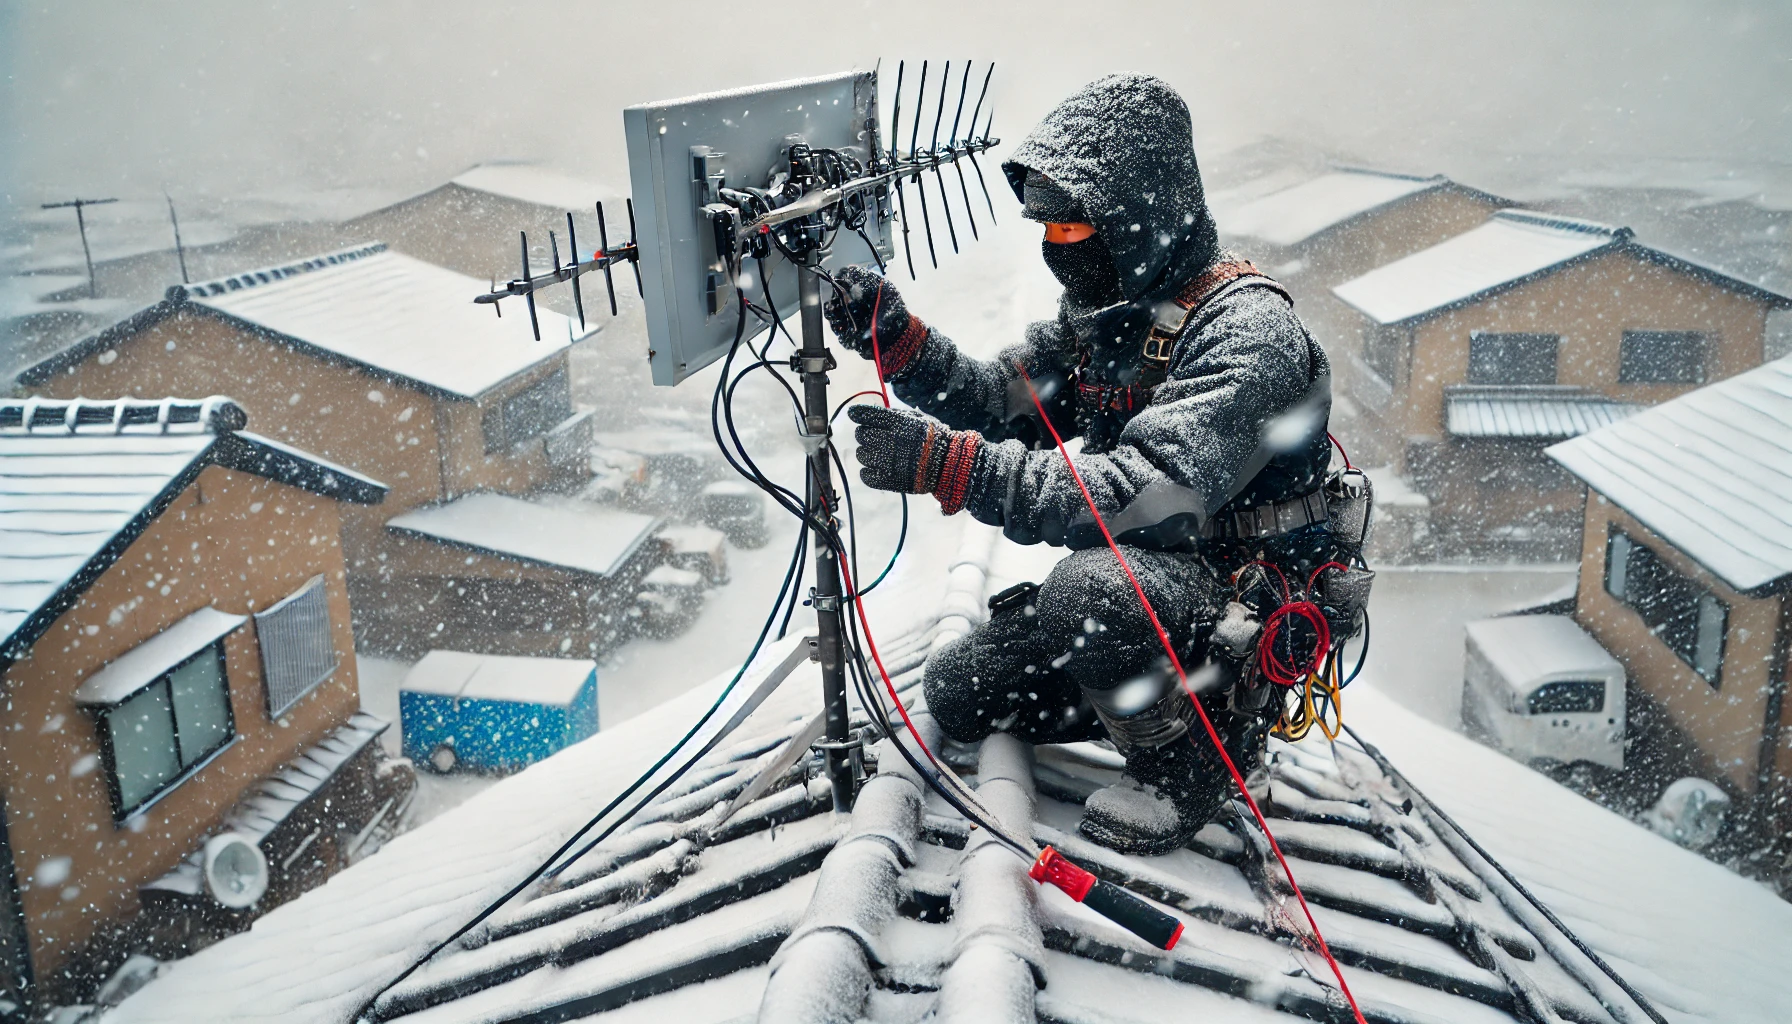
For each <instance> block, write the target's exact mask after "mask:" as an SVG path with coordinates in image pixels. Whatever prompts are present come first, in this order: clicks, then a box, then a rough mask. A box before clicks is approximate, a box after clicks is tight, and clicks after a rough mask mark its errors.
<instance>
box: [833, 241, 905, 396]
mask: <svg viewBox="0 0 1792 1024" xmlns="http://www.w3.org/2000/svg"><path fill="white" fill-rule="evenodd" d="M834 281H835V283H837V284H838V285H839V286H840V287H839V289H838V290H837V291H835V293H834V297H833V298H831V299H829V300H828V301H827V303H826V304H825V305H823V306H822V307H821V311H822V313H823V315H825V316H826V317H827V319H828V326H829V327H832V328H833V329H834V336H835V337H837V338H839V339H840V343H841V344H842V345H845V346H846V347H847V348H849V349H852V350H853V351H854V352H857V353H858V354H859V355H861V356H864V357H865V358H866V359H870V358H872V354H873V351H875V352H876V353H877V355H878V356H879V357H880V358H879V359H878V366H879V367H880V368H881V369H882V370H883V374H884V377H885V378H886V379H888V380H895V379H897V378H899V377H901V376H902V374H903V372H904V371H905V370H907V369H908V368H909V365H910V364H911V363H913V362H914V360H915V356H916V355H918V354H919V353H920V351H921V344H922V342H924V341H926V340H927V325H926V324H924V323H922V322H921V318H920V317H918V316H914V315H912V314H910V313H909V311H908V307H907V306H906V305H904V304H903V302H902V296H901V295H899V294H897V292H896V286H895V285H893V284H891V283H890V282H889V281H887V280H885V279H884V278H882V277H880V276H878V275H877V274H874V273H872V272H871V271H869V270H867V269H865V268H864V267H857V266H853V267H847V268H845V269H844V270H841V271H840V272H839V273H838V274H835V275H834ZM873 332H875V335H876V337H875V341H876V345H875V346H874V345H873V344H872V342H873V340H874V339H873Z"/></svg>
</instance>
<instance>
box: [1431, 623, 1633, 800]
mask: <svg viewBox="0 0 1792 1024" xmlns="http://www.w3.org/2000/svg"><path fill="white" fill-rule="evenodd" d="M1462 720H1463V725H1464V726H1465V727H1466V728H1467V730H1468V732H1469V734H1470V735H1472V736H1475V737H1476V738H1478V739H1480V740H1482V741H1483V742H1486V743H1488V744H1490V745H1492V746H1494V747H1498V748H1499V749H1501V750H1504V751H1505V752H1507V753H1508V754H1510V755H1512V756H1513V757H1515V758H1518V759H1519V760H1521V761H1525V762H1544V763H1552V762H1553V763H1557V764H1564V765H1568V764H1574V763H1575V762H1577V761H1587V762H1591V763H1593V764H1597V765H1603V766H1605V767H1608V768H1623V767H1624V666H1622V665H1620V664H1619V663H1618V661H1617V659H1615V658H1613V657H1612V656H1611V655H1610V654H1609V653H1607V652H1606V650H1605V648H1603V647H1601V646H1599V642H1598V641H1596V640H1594V639H1593V638H1592V637H1591V636H1588V635H1587V632H1586V630H1583V629H1581V628H1580V626H1579V625H1578V624H1577V623H1575V621H1574V620H1573V619H1571V618H1569V617H1568V616H1566V615H1508V616H1502V617H1500V618H1493V619H1482V620H1480V621H1478V622H1471V623H1469V625H1468V651H1467V658H1466V664H1465V666H1464V673H1463V691H1462Z"/></svg>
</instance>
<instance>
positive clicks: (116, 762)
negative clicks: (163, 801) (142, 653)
mask: <svg viewBox="0 0 1792 1024" xmlns="http://www.w3.org/2000/svg"><path fill="white" fill-rule="evenodd" d="M106 726H107V730H108V732H109V734H110V738H111V741H112V766H113V775H114V777H115V779H116V781H117V785H118V802H119V809H120V810H121V811H129V810H131V809H132V808H135V807H137V806H138V805H140V804H142V803H143V802H144V801H145V800H148V799H149V798H150V797H151V796H154V795H155V794H156V793H157V792H159V791H160V790H161V789H162V787H163V786H165V785H167V784H168V782H169V781H170V780H171V779H173V778H174V777H175V776H176V775H179V774H180V752H179V751H178V750H177V749H176V748H175V745H174V716H173V715H171V714H170V713H169V707H168V690H167V688H166V687H164V686H162V685H161V684H160V683H158V684H156V685H154V686H151V687H150V688H149V689H147V690H144V691H143V692H142V693H139V694H137V695H136V696H135V697H132V698H130V699H129V700H126V701H125V702H124V703H122V704H120V705H118V706H117V707H115V708H112V709H111V710H110V711H108V712H107V713H106Z"/></svg>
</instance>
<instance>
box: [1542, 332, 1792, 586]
mask: <svg viewBox="0 0 1792 1024" xmlns="http://www.w3.org/2000/svg"><path fill="white" fill-rule="evenodd" d="M1787 424H1792V356H1786V357H1782V358H1780V359H1777V360H1774V361H1773V362H1771V363H1768V364H1766V365H1764V366H1758V367H1756V368H1755V369H1753V370H1749V371H1748V372H1746V373H1741V374H1738V375H1736V376H1734V377H1731V378H1729V379H1728V380H1723V381H1719V382H1717V383H1716V384H1709V385H1706V386H1705V387H1702V388H1699V389H1697V390H1694V391H1689V392H1687V393H1686V394H1684V395H1681V396H1680V397H1678V398H1674V399H1672V400H1670V401H1667V402H1663V403H1661V404H1660V405H1657V406H1654V407H1652V408H1649V409H1645V410H1643V411H1641V412H1638V413H1637V414H1635V415H1633V416H1631V417H1629V418H1628V419H1625V420H1623V421H1622V422H1619V423H1615V424H1612V425H1611V426H1608V427H1605V428H1603V429H1600V430H1596V431H1594V432H1592V433H1590V434H1585V435H1582V436H1580V437H1577V438H1574V439H1573V440H1570V441H1564V442H1562V443H1561V444H1558V445H1555V446H1553V447H1551V448H1549V449H1547V452H1548V454H1549V456H1550V457H1551V458H1553V459H1555V460H1556V461H1557V462H1559V463H1561V464H1562V466H1564V467H1565V468H1566V469H1567V470H1568V471H1569V472H1571V473H1573V474H1574V475H1575V476H1577V477H1579V478H1580V479H1581V480H1583V481H1585V482H1586V484H1587V486H1588V487H1590V488H1592V489H1593V490H1595V491H1598V492H1599V493H1600V494H1602V495H1604V496H1605V497H1606V498H1607V499H1609V500H1610V501H1612V503H1614V504H1616V505H1617V506H1618V507H1619V508H1621V509H1623V510H1624V511H1626V512H1628V513H1630V514H1631V515H1632V516H1635V517H1636V518H1637V520H1638V521H1640V522H1641V523H1642V524H1643V525H1644V526H1647V527H1648V528H1649V529H1650V530H1652V531H1654V532H1655V533H1656V534H1657V535H1659V536H1660V537H1662V539H1664V540H1666V541H1667V542H1668V543H1670V544H1672V545H1673V546H1674V547H1676V548H1678V549H1680V550H1681V551H1683V552H1685V553H1686V555H1687V556H1688V557H1690V558H1692V560H1693V561H1695V562H1697V563H1699V564H1700V565H1702V566H1704V567H1705V568H1706V569H1708V570H1710V571H1711V573H1712V574H1713V575H1715V576H1717V577H1718V578H1719V579H1721V580H1723V581H1724V582H1725V583H1726V584H1728V585H1729V586H1731V587H1733V588H1734V589H1736V590H1738V591H1741V592H1744V593H1760V592H1763V591H1764V590H1766V589H1768V588H1771V587H1774V586H1776V585H1780V584H1783V583H1784V582H1785V581H1786V580H1787V579H1788V578H1792V429H1788V428H1787Z"/></svg>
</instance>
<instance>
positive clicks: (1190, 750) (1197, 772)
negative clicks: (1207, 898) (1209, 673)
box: [1080, 663, 1268, 856]
mask: <svg viewBox="0 0 1792 1024" xmlns="http://www.w3.org/2000/svg"><path fill="white" fill-rule="evenodd" d="M1212 664H1213V663H1210V665H1212ZM1215 668H1216V669H1218V670H1220V671H1224V666H1215ZM1199 674H1200V673H1197V676H1198V675H1199ZM1128 685H1135V684H1128ZM1168 686H1169V689H1168V690H1166V692H1165V693H1164V696H1163V697H1162V698H1160V699H1159V700H1157V701H1155V702H1154V703H1152V704H1151V705H1150V706H1149V707H1147V708H1145V709H1144V710H1142V711H1136V712H1134V713H1133V714H1129V715H1123V714H1119V713H1117V712H1119V711H1125V710H1129V709H1126V708H1123V707H1121V708H1117V707H1115V702H1113V701H1104V700H1102V699H1100V697H1099V696H1097V695H1095V694H1091V695H1090V696H1091V697H1092V698H1095V699H1094V704H1095V709H1096V711H1097V713H1098V714H1100V715H1101V719H1102V721H1103V723H1104V724H1106V725H1107V727H1108V735H1109V737H1110V738H1112V739H1113V741H1114V745H1115V747H1116V748H1117V749H1118V750H1119V751H1120V753H1121V755H1122V756H1124V757H1125V758H1126V770H1125V772H1124V775H1123V778H1122V781H1121V782H1120V783H1118V784H1116V785H1113V786H1108V787H1106V788H1105V789H1101V790H1098V791H1097V792H1095V793H1094V794H1093V795H1091V796H1090V797H1089V799H1088V801H1087V802H1086V803H1085V804H1084V805H1083V820H1082V824H1081V825H1080V829H1081V831H1082V833H1083V835H1085V836H1087V837H1088V838H1089V839H1090V840H1092V841H1094V842H1097V843H1100V844H1101V845H1103V846H1106V847H1108V848H1109V849H1112V850H1117V851H1119V852H1120V853H1127V854H1139V855H1143V856H1158V855H1160V854H1165V853H1169V852H1170V851H1171V850H1175V849H1179V848H1181V847H1184V846H1187V845H1188V843H1189V841H1190V840H1192V839H1193V838H1194V837H1195V833H1196V832H1199V831H1200V830H1201V828H1202V826H1204V825H1206V824H1207V823H1208V822H1209V821H1212V820H1213V817H1214V815H1215V814H1217V813H1218V812H1219V809H1220V806H1221V805H1222V804H1223V803H1225V801H1226V799H1227V798H1228V797H1229V796H1231V795H1233V792H1234V789H1235V787H1234V784H1233V782H1232V775H1231V773H1230V772H1228V771H1227V770H1226V766H1225V762H1224V761H1223V760H1222V759H1221V758H1220V756H1219V754H1218V752H1217V751H1216V750H1215V749H1214V745H1213V740H1212V738H1211V737H1209V736H1208V734H1207V729H1206V727H1204V726H1203V725H1202V724H1201V720H1200V717H1199V716H1198V715H1197V714H1196V713H1195V707H1194V703H1193V702H1192V701H1190V700H1189V698H1188V695H1187V694H1186V693H1185V692H1184V691H1183V690H1182V688H1181V686H1180V685H1179V684H1178V683H1176V682H1174V681H1170V682H1169V683H1168ZM1228 688H1229V687H1226V686H1223V685H1222V686H1220V687H1219V688H1217V689H1216V690H1215V691H1213V692H1210V693H1208V694H1205V695H1204V696H1203V697H1202V707H1203V708H1204V709H1205V710H1206V711H1207V715H1208V718H1209V719H1210V720H1211V721H1212V722H1213V725H1214V729H1215V731H1217V732H1218V733H1219V735H1220V739H1221V742H1223V743H1224V744H1225V745H1226V751H1227V753H1229V754H1230V755H1231V757H1232V762H1233V764H1234V765H1235V766H1236V767H1237V768H1238V771H1239V774H1240V775H1242V776H1245V777H1246V778H1247V779H1248V777H1249V776H1250V774H1251V772H1253V771H1255V770H1256V769H1257V768H1258V766H1259V765H1261V764H1262V763H1263V754H1264V744H1265V737H1266V736H1267V735H1268V729H1267V728H1265V727H1264V721H1263V718H1262V716H1260V715H1257V714H1251V713H1248V712H1243V713H1241V712H1235V711H1231V710H1228V709H1227V707H1226V703H1227V701H1226V690H1227V689H1228ZM1124 689H1125V687H1119V688H1116V690H1115V691H1110V692H1113V693H1118V692H1120V691H1122V690H1124ZM1102 696H1105V694H1104V695H1102Z"/></svg>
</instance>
